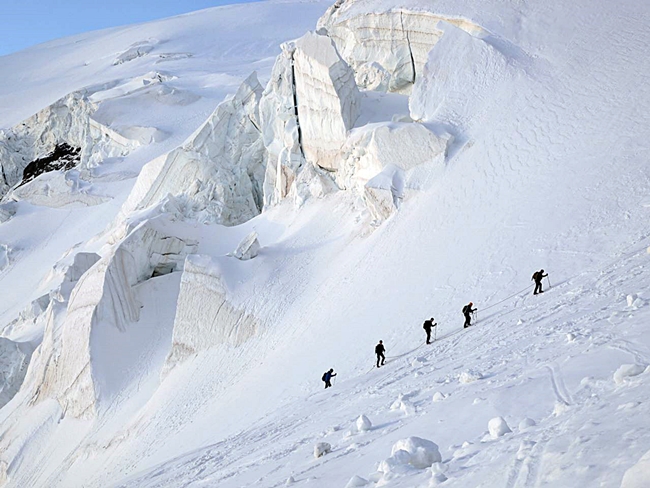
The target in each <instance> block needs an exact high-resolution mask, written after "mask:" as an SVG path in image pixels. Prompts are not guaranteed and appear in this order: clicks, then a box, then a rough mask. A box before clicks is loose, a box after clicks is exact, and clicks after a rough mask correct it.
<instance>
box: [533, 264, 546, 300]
mask: <svg viewBox="0 0 650 488" xmlns="http://www.w3.org/2000/svg"><path fill="white" fill-rule="evenodd" d="M547 276H548V273H547V274H544V270H543V269H540V270H539V271H535V272H534V273H533V277H532V278H531V281H534V282H535V291H534V292H533V295H537V294H538V293H544V290H542V279H544V278H546V277H547ZM538 290H539V291H538Z"/></svg>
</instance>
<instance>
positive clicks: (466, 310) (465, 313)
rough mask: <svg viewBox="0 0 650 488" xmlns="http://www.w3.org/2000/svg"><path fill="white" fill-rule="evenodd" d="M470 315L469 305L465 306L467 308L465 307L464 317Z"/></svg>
mask: <svg viewBox="0 0 650 488" xmlns="http://www.w3.org/2000/svg"><path fill="white" fill-rule="evenodd" d="M468 313H469V305H465V306H464V307H463V314H464V315H467V314H468Z"/></svg>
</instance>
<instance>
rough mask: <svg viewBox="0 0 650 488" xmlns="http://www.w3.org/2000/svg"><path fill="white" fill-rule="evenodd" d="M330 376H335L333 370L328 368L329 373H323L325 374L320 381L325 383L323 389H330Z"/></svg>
mask: <svg viewBox="0 0 650 488" xmlns="http://www.w3.org/2000/svg"><path fill="white" fill-rule="evenodd" d="M332 376H336V373H335V372H334V368H330V370H329V371H325V373H323V377H322V378H321V379H322V380H323V381H324V382H325V388H331V387H332V383H330V381H331V380H332Z"/></svg>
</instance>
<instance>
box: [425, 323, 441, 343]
mask: <svg viewBox="0 0 650 488" xmlns="http://www.w3.org/2000/svg"><path fill="white" fill-rule="evenodd" d="M433 320H434V318H433V317H431V318H430V319H429V320H425V321H424V325H423V326H422V328H423V329H424V331H425V332H426V333H427V344H431V329H433V328H434V327H435V326H436V325H438V324H437V323H434V322H433Z"/></svg>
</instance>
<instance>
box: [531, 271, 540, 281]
mask: <svg viewBox="0 0 650 488" xmlns="http://www.w3.org/2000/svg"><path fill="white" fill-rule="evenodd" d="M538 278H539V271H535V272H534V273H533V277H532V278H531V281H537V279H538Z"/></svg>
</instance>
